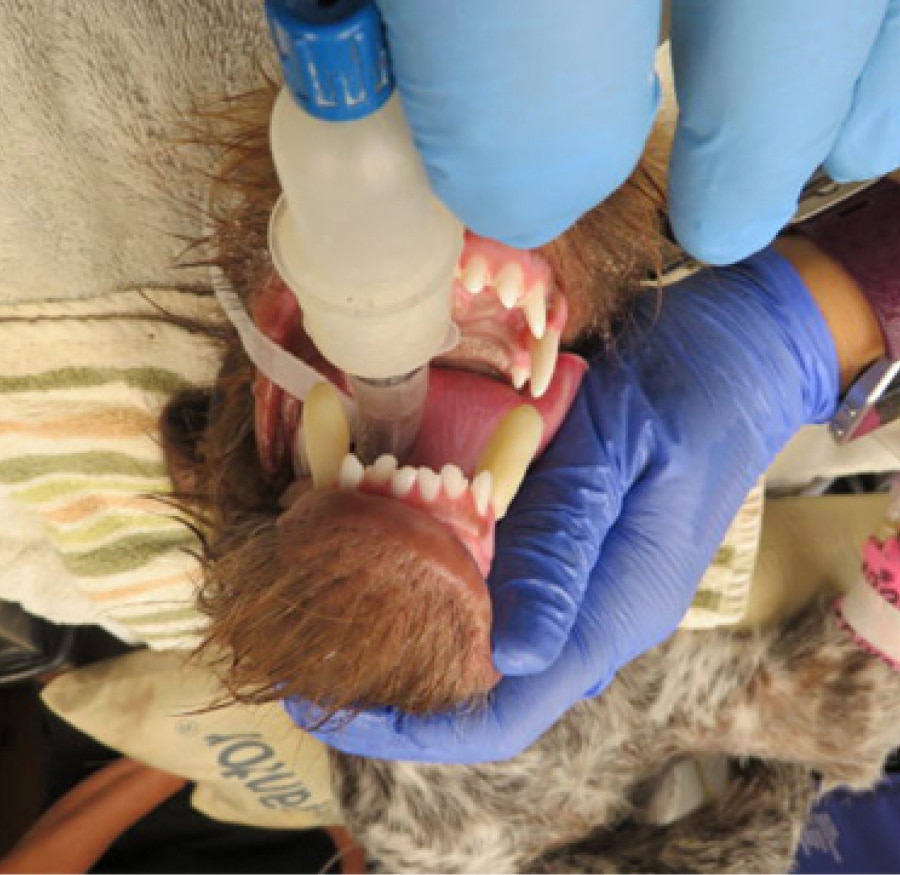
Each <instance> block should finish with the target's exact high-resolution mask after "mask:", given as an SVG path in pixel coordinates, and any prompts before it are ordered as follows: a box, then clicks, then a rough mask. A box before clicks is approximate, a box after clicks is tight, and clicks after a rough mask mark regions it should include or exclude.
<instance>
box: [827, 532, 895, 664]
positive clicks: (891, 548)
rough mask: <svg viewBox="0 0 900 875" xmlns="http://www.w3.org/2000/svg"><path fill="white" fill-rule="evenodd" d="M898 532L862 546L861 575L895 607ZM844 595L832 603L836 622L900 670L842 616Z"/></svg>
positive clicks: (871, 540)
mask: <svg viewBox="0 0 900 875" xmlns="http://www.w3.org/2000/svg"><path fill="white" fill-rule="evenodd" d="M898 539H900V535H895V536H892V537H890V538H888V539H887V540H886V541H884V542H881V541H879V540H878V539H877V538H874V537H872V538H869V539H868V540H867V541H866V544H865V546H864V547H863V563H862V570H863V576H864V577H865V579H866V582H867V583H868V585H869V586H870V587H871V588H872V589H873V590H875V592H877V593H878V595H879V596H881V598H882V599H884V601H885V602H887V603H888V604H889V605H891V606H892V607H893V608H895V609H900V540H898ZM844 598H845V597H844V596H842V597H841V598H839V599H837V600H836V602H835V605H834V610H835V613H836V614H837V618H838V623H839V625H840V627H841V629H843V631H845V632H846V633H847V634H848V635H849V636H850V638H851V639H852V640H853V641H854V642H855V643H856V644H857V645H858V646H859V647H861V648H862V649H863V650H865V651H866V652H867V653H871V654H872V655H873V656H877V657H878V658H879V659H881V660H882V661H883V662H885V663H887V664H888V665H889V666H890V667H891V668H892V669H894V670H895V671H900V663H898V662H897V660H896V659H894V658H892V657H890V656H888V655H887V654H886V653H885V652H884V651H883V650H881V649H880V648H879V647H877V646H876V645H875V644H873V643H872V642H871V641H868V640H866V639H865V638H864V637H862V635H860V634H859V632H858V631H857V630H856V629H854V628H853V627H852V626H851V625H850V624H849V623H848V622H847V620H846V618H845V617H844V614H843V611H842V607H843V604H844Z"/></svg>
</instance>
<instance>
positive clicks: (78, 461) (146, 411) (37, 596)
mask: <svg viewBox="0 0 900 875" xmlns="http://www.w3.org/2000/svg"><path fill="white" fill-rule="evenodd" d="M152 294H153V296H154V297H155V298H156V300H157V303H158V304H159V305H160V308H161V309H162V310H165V311H166V312H170V313H174V314H180V315H185V316H190V317H193V318H196V317H198V316H199V317H201V318H207V317H213V318H214V315H215V314H216V313H217V308H216V307H215V305H214V304H213V303H212V302H210V301H207V300H204V299H198V298H195V297H193V296H190V295H181V294H179V293H173V292H154V293H152ZM218 359H219V351H218V349H217V348H216V347H215V345H214V344H212V343H211V342H210V341H205V340H204V339H202V338H198V337H197V336H195V335H192V334H191V333H190V332H189V331H187V330H185V329H184V328H181V327H179V326H175V325H171V324H167V323H166V322H165V321H164V320H161V319H160V310H159V309H157V308H156V307H154V306H153V305H152V304H150V303H148V301H147V300H146V299H145V298H144V297H143V296H141V295H140V294H137V293H129V292H126V293H119V294H117V295H112V296H108V297H106V298H99V299H94V300H90V301H80V302H60V303H55V304H40V305H36V304H21V305H0V496H2V497H3V498H4V499H6V502H7V505H8V503H9V502H12V507H13V510H14V513H16V514H21V515H22V519H23V520H38V521H39V522H40V524H41V526H42V530H43V532H44V534H45V542H46V544H49V545H50V547H51V548H52V551H53V552H54V553H55V554H56V555H57V557H58V560H59V565H58V567H61V568H62V569H64V570H65V572H66V575H67V576H66V579H60V575H59V574H54V575H51V574H50V573H49V572H47V571H45V570H44V569H43V568H42V567H36V568H35V571H34V575H33V584H29V586H30V587H33V588H32V589H29V592H27V593H25V594H22V593H18V592H16V591H13V592H12V593H10V592H7V591H6V590H7V589H9V588H11V587H13V586H14V584H12V583H9V584H6V585H5V584H4V574H3V571H2V568H3V560H4V558H5V557H4V556H3V555H2V552H0V598H3V597H9V598H13V599H15V600H21V601H23V603H25V604H27V606H28V607H29V609H31V610H34V609H35V603H37V607H38V610H37V612H38V613H44V614H45V615H46V616H50V617H51V618H53V619H57V620H64V621H66V622H97V621H99V622H101V623H103V624H104V625H106V626H107V628H109V629H110V630H111V631H113V632H115V633H117V634H124V635H126V636H131V637H136V638H137V639H138V640H141V641H144V642H146V643H147V644H149V645H150V646H152V647H186V646H192V645H193V644H194V643H196V632H197V629H198V628H199V627H200V625H201V622H202V621H201V619H200V616H199V615H198V613H197V611H196V609H195V607H194V592H195V589H196V582H197V579H198V577H199V567H198V562H197V559H196V558H195V555H194V553H195V552H196V548H197V543H196V538H195V536H194V534H193V533H192V532H191V531H190V529H188V528H187V527H186V526H185V525H184V524H183V522H182V521H181V520H180V519H179V516H178V513H177V512H176V511H175V510H174V509H173V508H172V507H171V506H169V505H168V504H166V503H165V502H162V501H159V500H157V499H156V497H157V496H160V495H165V494H166V493H168V492H169V491H170V489H171V486H170V483H169V480H168V477H167V474H166V469H165V465H164V461H163V458H162V452H161V449H160V446H159V440H158V436H157V434H156V432H155V423H156V420H157V417H158V415H159V412H160V410H161V409H162V406H163V405H164V403H165V401H166V400H167V399H168V398H169V397H170V396H171V395H172V394H173V393H175V392H178V391H180V390H183V389H186V388H189V387H192V386H202V385H209V384H210V383H211V382H212V381H213V379H214V378H215V374H216V371H217V369H218ZM12 561H17V562H21V561H22V559H21V557H15V558H14V560H12ZM16 571H17V574H15V575H12V574H10V575H8V577H9V579H10V580H13V581H15V580H20V579H21V578H23V577H27V578H29V580H31V579H32V576H30V575H28V574H24V573H23V572H22V569H21V568H17V569H16ZM15 585H19V586H21V584H15ZM66 588H74V590H76V591H77V592H78V593H79V595H80V596H81V597H82V598H80V599H68V598H64V596H66V593H67V592H68V590H67V589H66ZM69 602H71V603H72V604H73V605H76V604H77V605H85V606H87V607H79V608H78V609H77V611H81V612H82V614H80V615H75V613H71V615H70V614H64V615H63V616H62V617H61V616H60V615H59V613H58V611H59V610H67V611H70V612H75V611H76V609H75V608H65V609H63V608H59V607H58V605H60V604H63V603H65V604H68V603H69Z"/></svg>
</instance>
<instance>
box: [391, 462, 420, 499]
mask: <svg viewBox="0 0 900 875" xmlns="http://www.w3.org/2000/svg"><path fill="white" fill-rule="evenodd" d="M418 476H419V472H418V471H417V470H416V469H415V468H409V467H405V468H401V469H400V470H399V471H395V472H394V476H393V477H391V494H392V495H393V496H394V497H395V498H403V497H404V496H405V495H409V493H410V490H411V489H412V488H413V486H414V485H415V482H416V478H417V477H418Z"/></svg>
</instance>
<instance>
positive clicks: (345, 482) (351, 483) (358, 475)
mask: <svg viewBox="0 0 900 875" xmlns="http://www.w3.org/2000/svg"><path fill="white" fill-rule="evenodd" d="M364 473H365V468H363V464H362V462H360V461H359V459H357V458H356V456H354V455H353V453H347V455H346V456H344V461H343V462H341V472H340V475H339V476H338V484H339V485H340V487H341V489H356V487H357V486H359V484H360V483H362V479H363V474H364Z"/></svg>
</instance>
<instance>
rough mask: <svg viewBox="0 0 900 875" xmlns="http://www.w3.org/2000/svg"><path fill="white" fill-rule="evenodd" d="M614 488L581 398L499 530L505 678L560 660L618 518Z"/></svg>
mask: <svg viewBox="0 0 900 875" xmlns="http://www.w3.org/2000/svg"><path fill="white" fill-rule="evenodd" d="M613 483H614V481H613V478H612V477H611V476H610V471H609V466H608V464H606V463H605V461H604V460H603V454H602V453H601V452H599V451H598V441H597V436H596V432H595V430H594V427H593V423H592V422H591V417H590V412H589V409H588V405H587V403H586V402H585V399H584V397H583V396H580V397H579V398H578V399H576V402H575V405H574V406H573V408H572V410H571V411H570V413H569V417H568V419H567V420H566V422H565V424H564V425H563V427H562V429H561V430H560V433H559V434H558V435H557V436H556V438H555V440H554V442H553V443H552V444H551V445H550V447H549V449H548V450H547V452H546V453H545V454H544V457H543V458H542V459H541V460H540V462H538V464H537V465H536V467H535V468H534V469H533V470H532V471H531V472H530V473H529V475H528V476H527V477H526V479H525V483H524V484H523V486H522V489H521V490H520V492H519V494H518V495H517V496H516V499H515V501H514V502H513V504H512V506H511V507H510V510H509V513H508V515H507V516H506V518H505V519H504V520H503V521H502V522H501V523H500V524H499V526H498V528H497V540H496V544H497V551H496V556H495V559H494V564H493V567H492V569H491V574H490V577H489V579H488V588H489V590H490V593H491V599H492V602H493V610H494V621H493V655H494V665H495V667H496V668H497V670H498V671H499V672H500V673H501V674H505V675H523V674H535V673H537V672H540V671H542V670H544V669H545V668H547V667H548V666H550V665H552V664H553V662H555V661H556V659H557V657H558V656H559V654H560V651H561V650H562V648H563V646H564V645H565V643H566V641H567V639H568V637H569V633H570V631H571V629H572V624H573V623H574V622H575V618H576V616H577V615H578V612H579V610H580V607H581V601H582V598H583V597H584V592H585V588H586V586H587V582H588V577H589V575H590V573H591V570H592V569H593V567H594V565H595V564H596V562H597V557H598V555H599V552H600V545H601V543H602V542H603V538H604V536H605V535H606V532H607V530H608V529H609V527H610V525H612V523H613V521H614V520H615V518H616V516H617V515H618V512H619V507H620V491H619V489H618V488H617V487H615V486H614V485H613Z"/></svg>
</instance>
